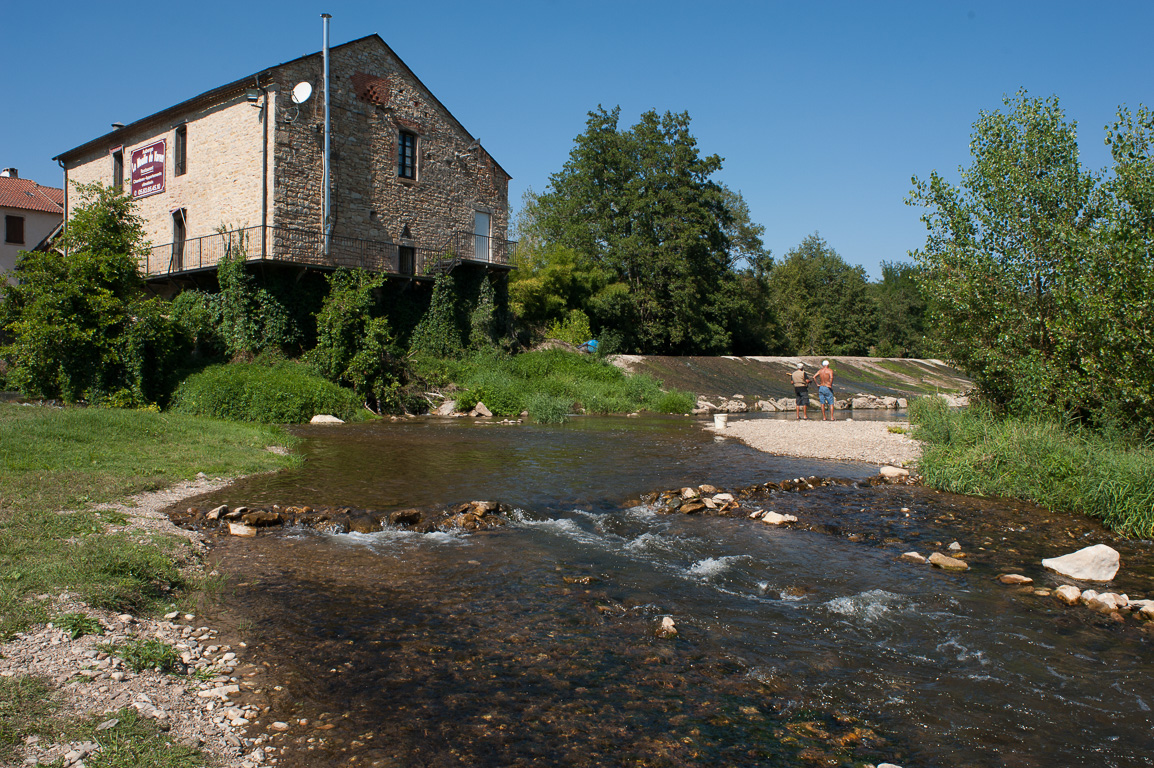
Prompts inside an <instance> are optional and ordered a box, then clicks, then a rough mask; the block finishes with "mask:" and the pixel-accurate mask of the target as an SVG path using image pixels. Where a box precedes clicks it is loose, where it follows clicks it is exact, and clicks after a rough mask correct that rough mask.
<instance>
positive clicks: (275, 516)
mask: <svg viewBox="0 0 1154 768" xmlns="http://www.w3.org/2000/svg"><path fill="white" fill-rule="evenodd" d="M240 521H241V522H242V523H244V524H245V525H252V526H261V525H280V524H281V522H282V520H281V516H280V512H272V511H269V510H264V509H258V510H255V511H253V512H249V513H248V514H247V515H244V516H243V517H241V519H240Z"/></svg>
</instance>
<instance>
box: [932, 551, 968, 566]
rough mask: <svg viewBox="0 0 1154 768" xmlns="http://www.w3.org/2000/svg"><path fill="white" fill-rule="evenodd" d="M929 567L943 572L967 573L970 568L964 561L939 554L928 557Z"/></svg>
mask: <svg viewBox="0 0 1154 768" xmlns="http://www.w3.org/2000/svg"><path fill="white" fill-rule="evenodd" d="M930 565H933V566H937V567H938V568H941V569H942V570H945V571H968V570H969V569H970V566H969V565H968V564H967V563H966V562H965V561H962V560H958V559H957V558H953V557H947V556H946V555H943V554H942V553H941V552H934V553H933V554H932V555H930Z"/></svg>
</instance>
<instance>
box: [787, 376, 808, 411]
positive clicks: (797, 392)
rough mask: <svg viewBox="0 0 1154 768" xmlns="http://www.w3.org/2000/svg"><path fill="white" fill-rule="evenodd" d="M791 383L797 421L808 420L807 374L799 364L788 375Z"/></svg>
mask: <svg viewBox="0 0 1154 768" xmlns="http://www.w3.org/2000/svg"><path fill="white" fill-rule="evenodd" d="M789 378H790V380H791V381H792V382H793V394H794V397H796V398H797V409H796V410H797V420H798V421H801V420H802V419H803V418H804V419H805V420H807V421H808V420H809V413H807V409H808V408H809V382H810V378H809V374H808V373H806V372H805V366H803V365H802V364H801V363H798V364H797V370H796V371H794V372H793V373H791V374H790V375H789Z"/></svg>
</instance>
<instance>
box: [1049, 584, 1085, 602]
mask: <svg viewBox="0 0 1154 768" xmlns="http://www.w3.org/2000/svg"><path fill="white" fill-rule="evenodd" d="M1054 597H1056V598H1058V599H1059V600H1061V601H1062V602H1063V603H1065V604H1066V605H1077V604H1078V601H1079V600H1081V599H1082V590H1080V589H1078V588H1077V587H1075V586H1074V585H1072V584H1063V585H1062V586H1060V587H1058V588H1057V589H1055V590H1054Z"/></svg>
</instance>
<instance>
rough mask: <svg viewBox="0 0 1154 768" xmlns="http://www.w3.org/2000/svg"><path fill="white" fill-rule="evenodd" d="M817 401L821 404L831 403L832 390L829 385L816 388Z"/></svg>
mask: <svg viewBox="0 0 1154 768" xmlns="http://www.w3.org/2000/svg"><path fill="white" fill-rule="evenodd" d="M817 401H818V402H819V403H821V404H822V405H829V406H832V405H833V390H832V389H830V388H829V387H818V388H817Z"/></svg>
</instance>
